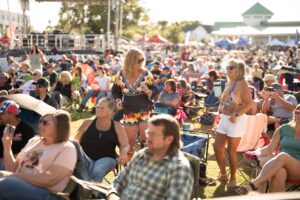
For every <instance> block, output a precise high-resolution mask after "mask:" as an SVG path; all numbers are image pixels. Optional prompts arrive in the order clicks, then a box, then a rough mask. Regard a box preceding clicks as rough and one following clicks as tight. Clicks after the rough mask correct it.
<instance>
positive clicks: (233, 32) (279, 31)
mask: <svg viewBox="0 0 300 200" xmlns="http://www.w3.org/2000/svg"><path fill="white" fill-rule="evenodd" d="M296 30H300V26H291V27H266V28H264V29H262V30H260V29H256V28H253V27H251V26H239V27H235V28H221V29H220V30H217V31H213V32H212V34H213V35H217V36H245V35H248V36H269V35H273V36H276V35H290V36H293V35H295V33H296Z"/></svg>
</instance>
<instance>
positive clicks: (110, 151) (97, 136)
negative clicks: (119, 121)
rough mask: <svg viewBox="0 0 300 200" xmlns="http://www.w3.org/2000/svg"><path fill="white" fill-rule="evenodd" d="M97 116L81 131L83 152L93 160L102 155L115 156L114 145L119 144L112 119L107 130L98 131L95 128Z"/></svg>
mask: <svg viewBox="0 0 300 200" xmlns="http://www.w3.org/2000/svg"><path fill="white" fill-rule="evenodd" d="M96 121H97V118H96V119H94V121H93V122H92V124H91V125H90V126H89V127H88V129H87V130H86V132H84V133H83V135H82V138H81V140H80V144H81V146H82V149H83V150H84V152H85V153H86V154H87V155H88V156H89V157H90V158H91V159H93V160H98V159H100V158H103V157H112V158H116V157H117V153H116V146H117V145H119V140H118V136H117V133H116V130H115V125H114V121H113V120H112V121H111V126H110V128H109V130H108V131H100V130H98V129H97V128H96Z"/></svg>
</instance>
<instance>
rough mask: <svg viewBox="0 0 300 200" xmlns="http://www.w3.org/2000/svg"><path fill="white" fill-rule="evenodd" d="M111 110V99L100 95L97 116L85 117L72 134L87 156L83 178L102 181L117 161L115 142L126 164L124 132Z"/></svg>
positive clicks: (127, 146) (126, 142)
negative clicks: (113, 117)
mask: <svg viewBox="0 0 300 200" xmlns="http://www.w3.org/2000/svg"><path fill="white" fill-rule="evenodd" d="M113 112H114V103H113V102H112V101H111V100H109V99H107V98H106V97H104V98H102V99H100V100H99V102H98V104H97V106H96V118H95V119H87V120H85V121H84V122H83V123H82V125H81V126H80V127H79V129H78V131H77V133H76V135H75V139H76V140H78V141H79V142H80V144H81V146H82V149H83V151H84V152H85V154H86V155H87V156H88V159H87V160H88V161H89V163H88V166H87V167H88V168H89V169H88V170H87V171H88V173H89V174H88V177H87V178H85V179H88V180H93V181H100V182H101V181H102V179H103V178H104V176H105V175H106V174H107V172H109V170H110V169H112V168H113V167H115V165H116V164H117V160H116V158H117V153H116V150H115V148H116V146H119V148H120V155H119V163H121V164H126V163H127V161H128V158H127V153H128V150H129V144H128V140H127V137H126V133H125V131H124V129H123V127H122V126H121V124H120V123H119V122H115V121H113V120H112V116H113ZM85 177H86V176H85Z"/></svg>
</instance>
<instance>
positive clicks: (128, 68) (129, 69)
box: [123, 49, 145, 78]
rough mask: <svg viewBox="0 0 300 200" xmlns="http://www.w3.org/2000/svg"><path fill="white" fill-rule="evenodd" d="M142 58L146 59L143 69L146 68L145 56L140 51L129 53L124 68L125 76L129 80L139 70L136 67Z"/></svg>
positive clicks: (133, 50) (132, 50)
mask: <svg viewBox="0 0 300 200" xmlns="http://www.w3.org/2000/svg"><path fill="white" fill-rule="evenodd" d="M140 57H143V59H144V62H143V63H142V65H141V68H144V65H145V55H144V53H143V52H142V51H141V50H140V49H131V50H130V51H129V52H128V53H127V55H126V57H125V61H124V66H123V69H124V72H125V76H126V77H127V78H128V77H132V76H133V74H134V72H135V71H136V70H137V68H136V65H137V64H138V62H139V58H140Z"/></svg>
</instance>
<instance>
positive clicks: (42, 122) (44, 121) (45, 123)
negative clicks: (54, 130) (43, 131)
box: [39, 119, 50, 126]
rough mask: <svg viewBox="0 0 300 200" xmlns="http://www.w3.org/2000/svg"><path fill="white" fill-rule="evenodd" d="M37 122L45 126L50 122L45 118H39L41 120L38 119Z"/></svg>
mask: <svg viewBox="0 0 300 200" xmlns="http://www.w3.org/2000/svg"><path fill="white" fill-rule="evenodd" d="M39 123H40V124H42V125H43V126H47V125H49V124H50V122H49V121H47V120H45V119H41V120H40V121H39Z"/></svg>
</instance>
